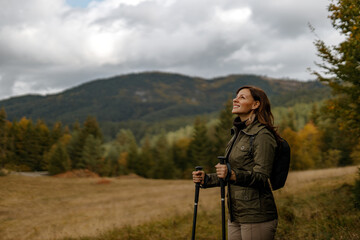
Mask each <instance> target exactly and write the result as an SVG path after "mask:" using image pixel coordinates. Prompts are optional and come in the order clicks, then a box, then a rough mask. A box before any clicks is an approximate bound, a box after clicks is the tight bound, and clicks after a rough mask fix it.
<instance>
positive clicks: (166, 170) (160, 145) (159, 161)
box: [152, 133, 179, 179]
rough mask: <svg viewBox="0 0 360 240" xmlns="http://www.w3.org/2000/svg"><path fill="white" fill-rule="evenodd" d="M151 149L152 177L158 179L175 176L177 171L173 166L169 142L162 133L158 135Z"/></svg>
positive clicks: (177, 173)
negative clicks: (152, 159) (153, 163)
mask: <svg viewBox="0 0 360 240" xmlns="http://www.w3.org/2000/svg"><path fill="white" fill-rule="evenodd" d="M153 151H154V152H153V156H154V162H155V165H154V167H153V173H152V177H153V178H158V179H159V178H161V179H171V178H177V177H178V175H179V172H178V171H177V169H176V167H175V164H174V161H173V157H172V155H171V151H170V148H169V144H168V142H167V140H166V137H165V134H164V133H162V134H161V135H160V136H159V138H158V140H157V141H156V143H155V147H154V150H153Z"/></svg>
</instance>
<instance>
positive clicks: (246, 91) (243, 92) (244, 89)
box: [237, 88, 251, 96]
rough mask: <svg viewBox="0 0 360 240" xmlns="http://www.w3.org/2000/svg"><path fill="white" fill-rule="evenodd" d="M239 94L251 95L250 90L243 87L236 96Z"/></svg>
mask: <svg viewBox="0 0 360 240" xmlns="http://www.w3.org/2000/svg"><path fill="white" fill-rule="evenodd" d="M240 95H244V96H251V92H250V90H249V89H248V88H243V89H241V90H240V91H239V92H238V94H237V96H240Z"/></svg>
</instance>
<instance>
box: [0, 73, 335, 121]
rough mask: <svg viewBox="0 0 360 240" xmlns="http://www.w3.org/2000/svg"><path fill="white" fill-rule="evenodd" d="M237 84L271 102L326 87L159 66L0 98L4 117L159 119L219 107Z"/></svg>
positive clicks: (322, 93)
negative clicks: (210, 75) (178, 71)
mask: <svg viewBox="0 0 360 240" xmlns="http://www.w3.org/2000/svg"><path fill="white" fill-rule="evenodd" d="M243 85H255V86H258V87H260V88H262V89H263V90H264V91H265V92H266V93H267V94H268V96H269V98H270V100H271V102H272V104H273V106H291V105H294V104H295V103H300V102H311V101H318V100H321V99H323V98H324V97H326V96H328V95H329V94H330V90H329V89H328V88H327V87H324V86H323V85H322V84H321V83H319V82H317V81H309V82H301V81H294V80H279V79H271V78H268V77H263V76H255V75H229V76H225V77H219V78H214V79H204V78H199V77H190V76H185V75H180V74H172V73H162V72H144V73H137V74H128V75H121V76H115V77H112V78H107V79H99V80H94V81H91V82H88V83H85V84H82V85H80V86H77V87H74V88H71V89H68V90H65V91H63V92H61V93H58V94H52V95H47V96H40V95H26V96H20V97H13V98H10V99H7V100H2V101H0V108H2V107H4V108H5V111H6V113H7V115H8V119H9V120H13V119H20V118H21V117H23V116H26V117H27V118H31V119H33V120H36V119H43V120H45V121H46V122H48V123H53V122H55V121H62V122H63V123H64V124H71V123H74V122H75V121H80V122H82V121H84V120H85V119H86V117H87V116H89V115H91V116H95V117H96V118H97V120H98V121H99V122H100V124H101V123H102V122H107V123H109V122H110V123H119V122H131V121H133V122H134V121H135V122H136V121H145V122H159V121H162V120H164V119H169V118H181V117H184V116H195V115H202V114H208V113H212V112H217V111H220V109H222V108H223V104H224V102H225V101H226V100H227V99H229V98H230V97H234V96H235V92H236V90H237V89H238V88H239V87H240V86H243Z"/></svg>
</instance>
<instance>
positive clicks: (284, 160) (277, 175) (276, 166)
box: [250, 135, 290, 190]
mask: <svg viewBox="0 0 360 240" xmlns="http://www.w3.org/2000/svg"><path fill="white" fill-rule="evenodd" d="M254 139H255V135H253V136H251V137H250V154H251V155H253V152H252V150H253V144H254ZM276 142H277V147H276V150H275V158H274V163H273V168H272V172H271V176H270V183H271V188H272V190H278V189H280V188H282V187H283V186H284V185H285V182H286V178H287V176H288V173H289V168H290V146H289V144H288V142H287V141H286V140H285V139H283V138H281V139H280V140H279V141H276Z"/></svg>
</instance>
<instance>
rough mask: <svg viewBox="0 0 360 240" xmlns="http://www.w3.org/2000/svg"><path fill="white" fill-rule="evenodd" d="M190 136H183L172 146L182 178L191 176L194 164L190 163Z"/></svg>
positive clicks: (176, 165) (175, 161)
mask: <svg viewBox="0 0 360 240" xmlns="http://www.w3.org/2000/svg"><path fill="white" fill-rule="evenodd" d="M190 142H191V139H190V138H181V139H178V140H177V141H176V142H174V144H173V146H172V152H173V154H172V155H173V159H174V164H175V167H176V168H177V169H179V171H180V173H181V176H180V177H181V178H189V177H190V176H191V172H192V171H193V169H194V166H192V165H190V161H189V158H188V154H187V153H188V149H189V145H190Z"/></svg>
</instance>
